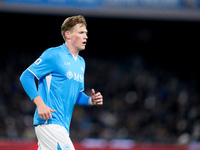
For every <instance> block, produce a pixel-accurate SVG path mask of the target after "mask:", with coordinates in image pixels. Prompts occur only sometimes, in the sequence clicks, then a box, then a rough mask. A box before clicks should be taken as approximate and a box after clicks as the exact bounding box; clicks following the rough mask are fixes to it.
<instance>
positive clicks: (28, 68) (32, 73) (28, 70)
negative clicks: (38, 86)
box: [27, 68, 39, 80]
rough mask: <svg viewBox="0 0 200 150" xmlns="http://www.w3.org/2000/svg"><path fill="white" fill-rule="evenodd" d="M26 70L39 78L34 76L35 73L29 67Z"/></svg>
mask: <svg viewBox="0 0 200 150" xmlns="http://www.w3.org/2000/svg"><path fill="white" fill-rule="evenodd" d="M27 70H28V71H30V72H31V73H32V74H33V75H34V76H35V77H36V78H37V79H38V80H39V78H38V77H37V76H36V74H35V73H34V72H33V71H31V70H30V69H29V68H28V69H27Z"/></svg>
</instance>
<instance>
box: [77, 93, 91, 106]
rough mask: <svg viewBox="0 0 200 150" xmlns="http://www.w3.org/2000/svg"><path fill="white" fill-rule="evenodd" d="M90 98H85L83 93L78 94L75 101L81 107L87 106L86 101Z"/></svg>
mask: <svg viewBox="0 0 200 150" xmlns="http://www.w3.org/2000/svg"><path fill="white" fill-rule="evenodd" d="M89 98H90V96H87V95H86V94H85V93H84V92H80V93H79V95H78V99H77V101H76V104H77V105H82V106H84V105H85V106H89V103H88V100H89Z"/></svg>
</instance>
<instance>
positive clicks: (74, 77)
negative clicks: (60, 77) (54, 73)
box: [65, 70, 84, 82]
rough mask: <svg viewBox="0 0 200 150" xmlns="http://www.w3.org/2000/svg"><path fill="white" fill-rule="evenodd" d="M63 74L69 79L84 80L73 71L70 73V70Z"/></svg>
mask: <svg viewBox="0 0 200 150" xmlns="http://www.w3.org/2000/svg"><path fill="white" fill-rule="evenodd" d="M65 75H66V77H67V78H68V79H69V80H70V79H74V80H75V81H78V82H83V80H84V77H83V76H82V75H79V74H77V73H75V72H74V73H72V72H71V71H70V70H69V71H68V72H67V73H66V74H65Z"/></svg>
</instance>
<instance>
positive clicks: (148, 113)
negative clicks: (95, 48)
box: [0, 50, 200, 144]
mask: <svg viewBox="0 0 200 150" xmlns="http://www.w3.org/2000/svg"><path fill="white" fill-rule="evenodd" d="M40 54H41V53H39V54H38V53H36V54H35V53H29V52H17V50H10V51H9V52H8V53H6V54H5V55H1V56H0V58H1V59H0V63H1V67H0V120H1V121H0V138H1V139H24V140H25V139H26V140H27V139H28V140H35V139H36V137H35V133H34V127H33V114H34V111H35V105H34V104H33V102H32V101H31V100H30V99H29V97H28V96H27V95H26V93H25V92H24V90H23V88H22V86H21V83H20V81H19V77H20V75H21V73H22V72H23V71H24V70H25V69H26V68H27V67H28V66H29V65H30V64H31V63H32V62H34V60H35V59H36V58H37V57H38V56H39V55H40ZM84 58H85V61H86V73H85V92H86V94H88V95H90V92H91V88H94V89H95V90H96V91H97V92H98V91H99V92H101V93H102V95H103V96H104V105H103V106H101V107H96V106H95V107H82V106H76V107H75V110H74V114H73V117H72V123H71V128H70V136H71V139H72V140H73V141H81V140H83V139H84V138H103V139H107V140H110V139H132V140H134V141H136V142H151V143H181V144H185V143H189V142H191V141H199V140H200V119H199V117H200V100H199V92H198V89H197V88H196V84H195V79H194V78H193V79H191V80H189V81H187V82H186V81H185V80H184V79H182V78H180V76H178V75H177V74H176V73H175V72H173V71H170V70H167V69H164V68H162V67H159V66H157V65H153V64H151V65H150V64H149V62H147V61H146V60H145V59H144V58H143V57H142V56H138V55H133V54H130V55H129V56H127V57H124V58H121V57H113V58H109V59H102V58H100V57H96V58H95V57H92V58H91V57H89V56H87V57H84Z"/></svg>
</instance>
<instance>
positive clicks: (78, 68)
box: [55, 56, 85, 83]
mask: <svg viewBox="0 0 200 150" xmlns="http://www.w3.org/2000/svg"><path fill="white" fill-rule="evenodd" d="M56 66H57V67H56V70H55V75H57V76H59V77H60V78H62V79H64V80H68V81H76V82H81V83H82V82H83V81H84V72H85V64H84V62H82V61H81V60H80V59H78V58H77V60H75V59H74V58H73V57H70V56H67V57H60V59H59V60H58V61H57V65H56Z"/></svg>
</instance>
